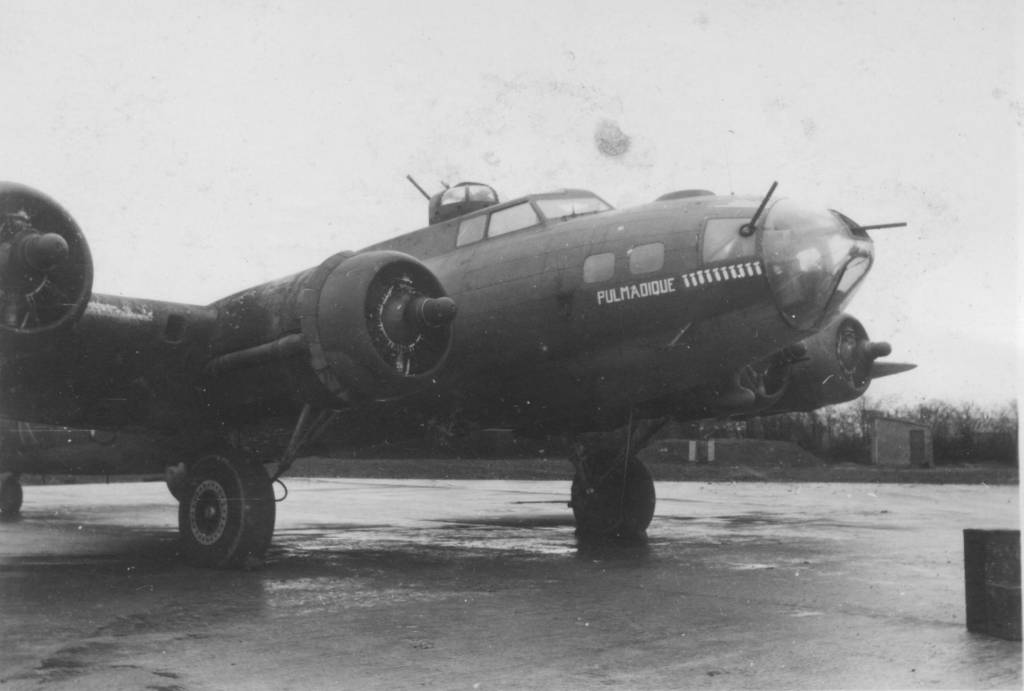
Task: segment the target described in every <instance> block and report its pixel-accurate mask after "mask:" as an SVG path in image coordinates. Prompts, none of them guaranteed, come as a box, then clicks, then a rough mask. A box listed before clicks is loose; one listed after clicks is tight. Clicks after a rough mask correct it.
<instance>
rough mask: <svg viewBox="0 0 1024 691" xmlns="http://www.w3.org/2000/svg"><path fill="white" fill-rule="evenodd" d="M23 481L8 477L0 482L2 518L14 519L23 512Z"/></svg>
mask: <svg viewBox="0 0 1024 691" xmlns="http://www.w3.org/2000/svg"><path fill="white" fill-rule="evenodd" d="M22 497H23V494H22V491H21V481H20V480H19V479H18V476H17V475H8V476H7V477H5V478H4V479H3V480H2V481H0V518H14V517H16V516H17V515H18V514H19V513H20V512H21V500H22Z"/></svg>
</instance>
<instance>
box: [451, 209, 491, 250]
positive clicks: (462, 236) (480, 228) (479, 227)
mask: <svg viewBox="0 0 1024 691" xmlns="http://www.w3.org/2000/svg"><path fill="white" fill-rule="evenodd" d="M485 227H487V214H484V215H483V216H476V217H474V218H467V219H466V220H465V221H463V222H462V223H460V224H459V236H458V237H457V238H456V239H455V246H456V247H462V246H463V245H468V244H469V243H471V242H477V241H479V240H483V239H484V228H485Z"/></svg>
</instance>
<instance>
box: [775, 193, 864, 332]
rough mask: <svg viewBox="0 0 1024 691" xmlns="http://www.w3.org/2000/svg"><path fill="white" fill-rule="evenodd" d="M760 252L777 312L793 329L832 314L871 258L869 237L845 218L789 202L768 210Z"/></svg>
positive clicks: (804, 327) (809, 326)
mask: <svg viewBox="0 0 1024 691" xmlns="http://www.w3.org/2000/svg"><path fill="white" fill-rule="evenodd" d="M762 248H763V252H764V263H765V268H766V269H767V271H766V273H767V274H768V283H769V285H770V286H771V289H772V293H773V294H774V296H775V301H776V304H777V306H778V308H779V311H780V312H781V314H782V317H783V318H784V319H785V320H786V322H787V323H788V324H790V326H792V327H794V328H796V329H799V330H809V329H813V328H815V327H817V326H818V325H820V324H822V323H825V322H827V321H828V320H829V319H831V318H832V317H834V316H836V315H838V314H839V313H840V312H841V311H842V309H843V308H844V306H845V305H846V304H847V303H848V302H849V300H850V298H851V297H852V295H853V292H854V291H855V290H856V288H857V287H858V286H859V285H860V283H861V280H862V279H863V278H864V275H865V274H866V273H867V272H868V269H870V268H871V262H872V261H873V258H874V248H873V244H872V242H871V238H869V237H868V235H867V233H865V232H864V231H862V230H860V229H859V228H857V226H856V225H855V224H853V223H852V222H850V221H848V220H847V219H845V217H843V216H841V215H840V214H838V213H836V212H834V211H830V210H828V209H818V208H813V207H806V206H802V205H800V204H798V203H796V202H793V201H791V200H789V199H780V200H779V201H778V202H776V203H775V205H774V206H773V207H772V208H771V210H770V211H769V212H768V215H767V217H766V219H765V222H764V232H763V235H762Z"/></svg>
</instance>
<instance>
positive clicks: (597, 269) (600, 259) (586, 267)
mask: <svg viewBox="0 0 1024 691" xmlns="http://www.w3.org/2000/svg"><path fill="white" fill-rule="evenodd" d="M614 275H615V255H614V254H612V253H611V252H605V253H604V254H592V255H590V256H589V257H587V258H586V260H584V262H583V281H584V282H586V283H600V282H601V281H607V280H608V279H609V278H611V277H612V276H614Z"/></svg>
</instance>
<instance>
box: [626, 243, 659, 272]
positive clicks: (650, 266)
mask: <svg viewBox="0 0 1024 691" xmlns="http://www.w3.org/2000/svg"><path fill="white" fill-rule="evenodd" d="M664 265H665V245H663V244H661V243H660V242H653V243H651V244H650V245H637V246H636V247H634V248H633V249H631V250H630V251H629V272H630V273H633V274H649V273H651V272H652V271H658V270H659V269H661V267H662V266H664Z"/></svg>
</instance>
